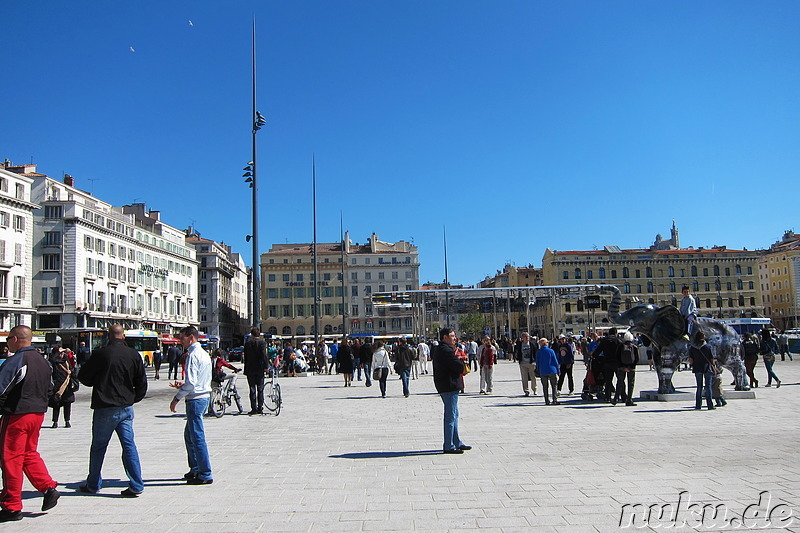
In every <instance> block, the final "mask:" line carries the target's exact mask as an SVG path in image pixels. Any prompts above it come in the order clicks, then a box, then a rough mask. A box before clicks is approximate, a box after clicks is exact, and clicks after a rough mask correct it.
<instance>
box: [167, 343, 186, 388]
mask: <svg viewBox="0 0 800 533" xmlns="http://www.w3.org/2000/svg"><path fill="white" fill-rule="evenodd" d="M182 354H183V351H182V350H181V349H180V348H178V347H177V346H175V345H174V344H173V345H172V346H170V347H169V348H168V349H167V363H169V370H168V371H167V379H178V365H179V364H180V361H181V355H182Z"/></svg>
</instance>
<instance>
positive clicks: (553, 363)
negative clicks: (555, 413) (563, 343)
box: [536, 337, 559, 405]
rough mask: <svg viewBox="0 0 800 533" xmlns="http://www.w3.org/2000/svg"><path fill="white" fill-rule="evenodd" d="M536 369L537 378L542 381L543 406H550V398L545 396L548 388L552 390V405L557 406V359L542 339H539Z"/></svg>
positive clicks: (546, 341) (545, 340)
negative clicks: (537, 370) (537, 372)
mask: <svg viewBox="0 0 800 533" xmlns="http://www.w3.org/2000/svg"><path fill="white" fill-rule="evenodd" d="M536 368H538V369H539V376H541V380H542V389H543V392H544V403H545V405H550V397H549V396H548V394H547V390H548V387H549V388H552V389H553V402H552V403H553V405H559V402H558V390H556V385H557V383H558V373H559V365H558V357H556V352H554V351H553V350H552V349H551V348H550V347H549V346H548V340H547V339H545V338H544V337H542V338H541V339H539V350H538V351H537V352H536Z"/></svg>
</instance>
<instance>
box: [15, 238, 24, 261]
mask: <svg viewBox="0 0 800 533" xmlns="http://www.w3.org/2000/svg"><path fill="white" fill-rule="evenodd" d="M14 263H16V264H18V265H21V264H22V243H19V242H18V243H15V244H14Z"/></svg>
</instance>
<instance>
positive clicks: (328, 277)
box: [322, 274, 331, 281]
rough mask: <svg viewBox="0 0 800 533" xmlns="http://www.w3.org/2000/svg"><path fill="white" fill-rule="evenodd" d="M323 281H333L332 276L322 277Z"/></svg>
mask: <svg viewBox="0 0 800 533" xmlns="http://www.w3.org/2000/svg"><path fill="white" fill-rule="evenodd" d="M322 279H323V281H330V280H331V275H330V274H323V275H322Z"/></svg>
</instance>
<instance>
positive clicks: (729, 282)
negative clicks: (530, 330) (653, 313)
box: [542, 226, 763, 333]
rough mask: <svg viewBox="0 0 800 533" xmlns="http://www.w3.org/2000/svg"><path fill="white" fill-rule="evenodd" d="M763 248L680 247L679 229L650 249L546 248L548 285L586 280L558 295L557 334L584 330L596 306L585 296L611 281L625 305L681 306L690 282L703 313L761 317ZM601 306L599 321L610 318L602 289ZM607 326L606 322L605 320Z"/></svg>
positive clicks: (553, 310)
mask: <svg viewBox="0 0 800 533" xmlns="http://www.w3.org/2000/svg"><path fill="white" fill-rule="evenodd" d="M758 261H759V253H758V252H755V251H750V250H729V249H728V248H726V247H724V246H715V247H712V248H696V249H695V248H680V247H679V243H678V241H677V229H674V226H673V239H670V240H669V241H664V240H663V239H660V236H658V237H657V238H656V241H655V243H654V244H653V246H651V247H650V248H643V249H629V250H622V249H620V248H619V247H617V246H606V247H604V248H603V249H602V250H583V251H578V250H570V251H556V250H551V249H549V248H548V249H547V250H546V251H545V254H544V258H543V260H542V272H543V279H544V284H545V285H586V286H587V288H586V290H584V291H580V290H572V291H564V292H563V293H562V294H560V295H557V296H556V302H555V305H554V306H553V307H552V308H551V310H550V312H551V313H552V317H548V318H547V319H548V320H550V321H552V323H553V328H552V329H555V330H556V331H555V333H561V332H564V333H580V332H581V331H585V330H587V329H588V328H589V327H590V324H591V323H592V322H593V315H592V310H590V309H588V308H587V307H586V305H585V303H584V299H583V296H584V295H585V294H586V293H587V292H589V293H591V292H593V291H594V289H593V286H596V285H605V284H613V285H616V286H617V287H619V289H620V291H622V294H623V298H624V301H623V308H624V309H629V308H630V307H632V306H634V305H637V304H638V303H652V304H656V305H658V306H664V305H669V304H671V305H676V306H677V305H679V302H680V300H681V298H682V295H681V289H682V287H683V286H688V287H689V288H690V289H691V291H692V293H693V294H694V297H695V299H696V301H697V305H698V307H699V309H700V315H701V316H708V317H716V318H740V317H753V316H761V315H762V314H763V306H762V303H761V294H760V293H761V288H760V286H759V280H758ZM600 297H601V307H600V309H599V310H598V311H599V312H598V313H597V320H596V321H595V322H594V324H595V325H603V324H606V323H607V317H606V316H605V313H604V311H605V310H606V309H607V305H608V302H609V301H610V298H611V297H610V294H608V293H600ZM606 325H608V324H606Z"/></svg>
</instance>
